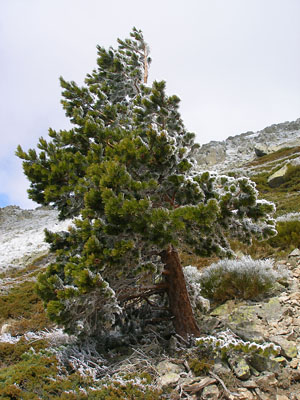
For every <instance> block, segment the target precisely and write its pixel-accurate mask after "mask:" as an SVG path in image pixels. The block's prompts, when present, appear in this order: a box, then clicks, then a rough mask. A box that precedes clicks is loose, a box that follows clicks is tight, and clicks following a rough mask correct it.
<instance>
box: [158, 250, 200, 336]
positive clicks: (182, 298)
mask: <svg viewBox="0 0 300 400" xmlns="http://www.w3.org/2000/svg"><path fill="white" fill-rule="evenodd" d="M161 259H162V262H163V263H164V264H165V270H164V275H165V280H166V283H167V289H166V291H167V294H168V297H169V305H170V310H171V312H172V314H173V316H174V321H173V324H174V328H175V330H176V333H177V334H178V335H180V336H182V337H183V338H187V336H188V335H195V336H197V335H199V334H200V331H199V328H198V325H197V322H196V320H195V317H194V314H193V310H192V306H191V303H190V299H189V295H188V292H187V289H186V284H185V279H184V275H183V271H182V266H181V262H180V259H179V256H178V252H177V250H176V249H174V248H173V247H172V246H169V248H168V249H167V250H164V251H163V252H162V254H161Z"/></svg>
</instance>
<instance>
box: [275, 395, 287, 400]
mask: <svg viewBox="0 0 300 400" xmlns="http://www.w3.org/2000/svg"><path fill="white" fill-rule="evenodd" d="M276 400H289V398H288V397H287V396H286V395H285V394H277V395H276Z"/></svg>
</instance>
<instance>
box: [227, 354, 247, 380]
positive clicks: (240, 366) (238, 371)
mask: <svg viewBox="0 0 300 400" xmlns="http://www.w3.org/2000/svg"><path fill="white" fill-rule="evenodd" d="M228 363H229V365H230V367H231V368H232V370H233V372H234V373H235V375H236V376H237V377H238V378H239V379H241V380H247V379H249V378H250V376H251V372H250V367H249V365H248V364H247V363H246V361H245V360H244V358H239V357H231V358H229V359H228Z"/></svg>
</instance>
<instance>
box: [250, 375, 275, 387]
mask: <svg viewBox="0 0 300 400" xmlns="http://www.w3.org/2000/svg"><path fill="white" fill-rule="evenodd" d="M255 382H256V383H257V385H258V386H259V387H261V388H266V387H268V386H273V387H274V386H276V385H277V383H278V381H277V379H276V378H275V374H274V373H273V372H265V373H264V374H263V375H262V376H260V377H258V378H256V379H255Z"/></svg>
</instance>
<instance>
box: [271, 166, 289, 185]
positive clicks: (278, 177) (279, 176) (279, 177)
mask: <svg viewBox="0 0 300 400" xmlns="http://www.w3.org/2000/svg"><path fill="white" fill-rule="evenodd" d="M287 171H288V166H287V165H284V166H283V167H282V168H280V169H279V170H278V171H276V172H275V173H274V174H272V175H271V176H270V177H269V178H268V184H269V186H270V187H272V188H276V187H278V186H280V185H281V184H282V183H283V182H284V178H285V175H286V173H287Z"/></svg>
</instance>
